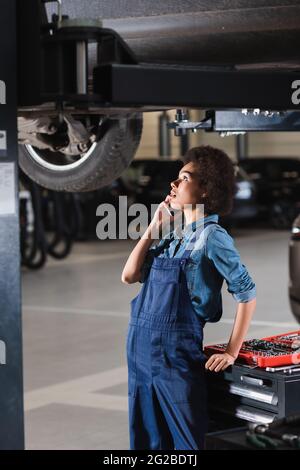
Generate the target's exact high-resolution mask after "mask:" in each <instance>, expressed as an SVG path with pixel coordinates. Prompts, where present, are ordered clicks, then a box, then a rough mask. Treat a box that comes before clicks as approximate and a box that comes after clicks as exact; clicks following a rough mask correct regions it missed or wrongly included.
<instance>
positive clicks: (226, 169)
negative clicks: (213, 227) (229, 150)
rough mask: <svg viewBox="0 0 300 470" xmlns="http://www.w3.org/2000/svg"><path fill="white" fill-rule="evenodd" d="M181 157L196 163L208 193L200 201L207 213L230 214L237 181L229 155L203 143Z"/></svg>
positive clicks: (200, 181) (200, 182) (201, 181)
mask: <svg viewBox="0 0 300 470" xmlns="http://www.w3.org/2000/svg"><path fill="white" fill-rule="evenodd" d="M181 159H182V161H183V163H184V164H187V163H190V162H193V163H195V166H196V169H197V176H198V178H199V185H200V187H201V189H204V191H205V192H206V193H207V196H206V197H204V198H203V199H202V200H201V201H200V202H201V203H202V204H204V206H205V212H206V214H219V215H227V214H229V213H230V212H231V210H232V205H233V197H234V194H235V191H236V182H235V174H234V166H233V163H232V161H231V159H230V158H229V157H228V155H227V154H226V153H225V152H223V150H220V149H217V148H214V147H211V146H210V145H201V146H200V147H194V148H191V149H189V150H188V151H187V153H186V154H185V155H184V156H183V157H182V158H181Z"/></svg>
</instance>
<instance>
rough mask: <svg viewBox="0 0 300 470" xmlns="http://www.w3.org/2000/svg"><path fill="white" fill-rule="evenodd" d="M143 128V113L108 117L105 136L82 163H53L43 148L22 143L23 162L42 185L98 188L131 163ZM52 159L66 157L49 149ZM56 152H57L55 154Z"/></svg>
mask: <svg viewBox="0 0 300 470" xmlns="http://www.w3.org/2000/svg"><path fill="white" fill-rule="evenodd" d="M142 128H143V119H142V114H140V113H135V114H132V115H130V116H129V117H124V118H120V119H114V120H113V119H110V120H107V121H106V125H105V130H104V131H103V133H102V137H101V139H100V140H99V141H98V142H96V143H95V144H93V146H92V148H91V149H90V150H89V151H88V152H87V153H86V155H85V158H83V159H82V160H80V161H81V162H82V163H79V164H77V163H76V164H72V163H70V164H66V165H60V164H52V163H51V162H50V163H49V162H47V161H46V160H45V158H44V157H43V151H41V150H39V149H37V148H34V147H32V146H30V145H19V164H20V167H21V168H22V170H23V171H24V173H26V174H27V175H28V176H29V177H30V178H31V179H32V180H33V181H35V182H36V183H38V184H39V185H40V186H43V187H45V188H48V189H51V190H54V191H68V192H83V191H94V190H97V189H99V188H102V187H103V186H106V185H108V184H110V183H111V182H112V181H113V180H114V179H116V178H117V177H118V176H119V175H120V174H121V173H122V172H123V170H125V168H126V167H127V166H128V165H129V164H130V162H131V160H132V159H133V157H134V154H135V152H136V150H137V148H138V145H139V142H140V139H141V134H142ZM47 152H48V153H49V154H50V159H51V158H52V157H53V159H54V160H55V158H56V159H57V158H60V157H61V158H65V156H64V155H63V154H59V153H58V152H51V153H50V151H47ZM53 154H54V155H53Z"/></svg>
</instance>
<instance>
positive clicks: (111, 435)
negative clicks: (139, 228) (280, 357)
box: [22, 229, 298, 450]
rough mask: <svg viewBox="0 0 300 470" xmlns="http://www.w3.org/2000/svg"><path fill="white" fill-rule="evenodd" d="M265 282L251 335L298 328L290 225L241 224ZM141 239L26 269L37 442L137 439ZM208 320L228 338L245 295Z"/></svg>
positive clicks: (123, 444)
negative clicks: (133, 267) (134, 405)
mask: <svg viewBox="0 0 300 470" xmlns="http://www.w3.org/2000/svg"><path fill="white" fill-rule="evenodd" d="M233 236H234V238H235V240H236V245H237V247H238V248H239V250H240V252H241V256H242V260H243V262H244V264H246V265H247V267H248V269H249V271H250V273H251V275H252V276H253V278H254V280H255V282H256V285H257V291H258V296H257V310H256V313H255V317H254V319H253V322H252V325H251V328H250V331H249V334H248V337H249V338H251V337H252V338H255V337H256V338H259V337H263V336H268V335H271V334H277V333H281V332H286V331H292V330H293V329H298V324H297V323H296V322H295V321H294V318H293V316H292V314H291V313H290V308H289V303H288V295H287V286H288V241H289V233H288V232H285V231H272V230H266V229H239V230H236V231H235V232H234V233H233ZM134 244H135V242H133V241H127V240H115V241H98V242H86V243H77V244H76V245H75V247H74V250H73V253H72V254H71V255H70V256H69V257H68V258H67V259H66V260H63V261H54V260H49V262H48V263H47V266H46V267H45V268H44V269H42V270H40V271H37V272H31V271H27V270H24V271H23V275H22V278H23V336H24V339H23V341H24V385H25V410H26V413H25V432H26V448H27V449H107V450H110V449H128V430H127V396H126V393H127V369H126V357H125V337H126V330H127V323H128V319H129V302H130V300H131V299H132V298H133V297H134V296H135V295H136V294H137V293H138V291H139V289H140V284H134V285H130V286H128V285H124V284H122V283H121V280H120V276H121V271H122V268H123V266H124V263H125V261H126V259H127V256H128V255H129V252H130V250H131V249H132V248H133V246H134ZM223 305H224V315H223V317H222V320H221V321H220V322H219V323H217V324H207V325H206V326H205V343H206V344H209V343H216V342H221V341H224V342H226V341H227V340H228V338H229V336H230V331H231V328H232V320H233V318H234V315H235V310H236V304H235V301H234V300H233V299H232V297H231V295H230V294H228V293H227V291H226V286H225V287H224V293H223Z"/></svg>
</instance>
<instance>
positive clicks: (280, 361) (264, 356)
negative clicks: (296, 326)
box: [204, 330, 300, 368]
mask: <svg viewBox="0 0 300 470" xmlns="http://www.w3.org/2000/svg"><path fill="white" fill-rule="evenodd" d="M226 347H227V344H226V343H224V344H215V345H210V346H205V348H204V352H205V353H206V354H207V356H211V355H212V354H220V353H223V352H224V351H225V349H226ZM238 359H239V360H240V362H244V363H246V364H249V365H255V366H258V367H262V368H265V367H276V366H281V365H288V364H299V367H300V330H297V331H291V332H289V333H284V334H280V335H276V336H268V337H266V338H261V339H259V340H257V339H253V340H249V341H245V342H244V343H243V345H242V347H241V349H240V352H239V355H238Z"/></svg>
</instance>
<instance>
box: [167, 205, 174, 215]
mask: <svg viewBox="0 0 300 470" xmlns="http://www.w3.org/2000/svg"><path fill="white" fill-rule="evenodd" d="M166 209H167V211H168V213H169V215H170V216H171V217H173V216H174V214H172V212H171V209H170V206H167V207H166Z"/></svg>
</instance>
